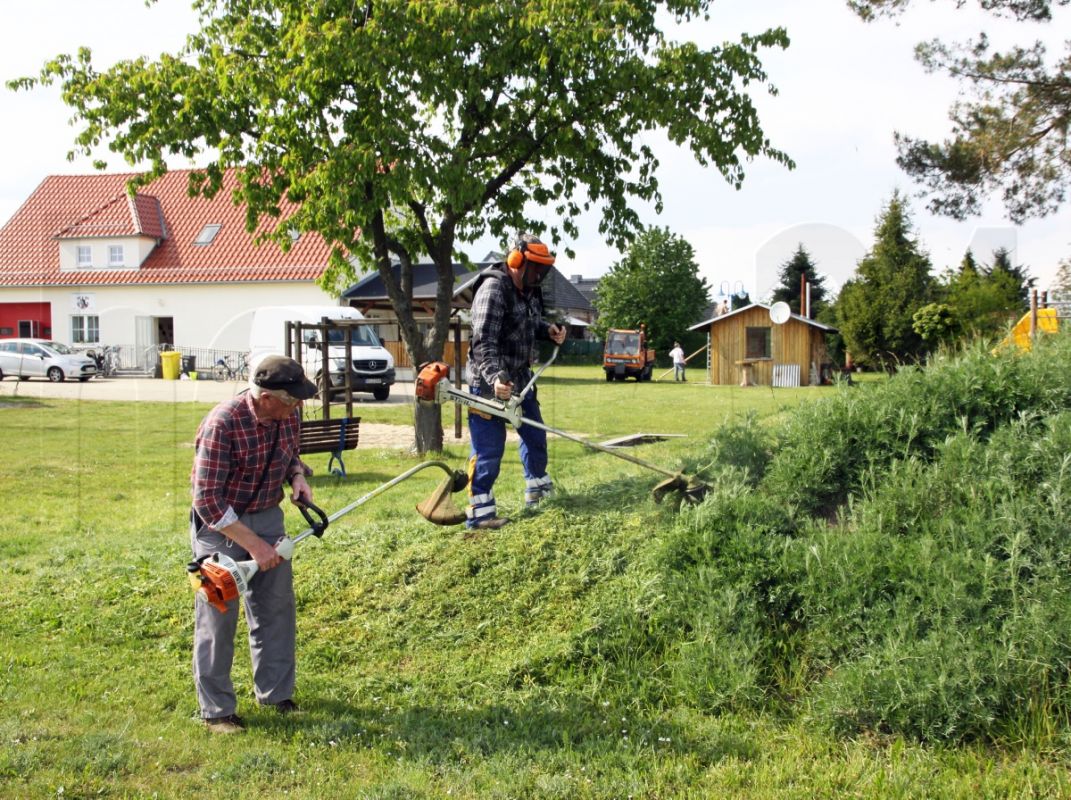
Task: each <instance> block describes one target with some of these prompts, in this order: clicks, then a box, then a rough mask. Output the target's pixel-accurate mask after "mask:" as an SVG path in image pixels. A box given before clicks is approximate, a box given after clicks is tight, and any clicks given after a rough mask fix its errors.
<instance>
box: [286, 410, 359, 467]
mask: <svg viewBox="0 0 1071 800" xmlns="http://www.w3.org/2000/svg"><path fill="white" fill-rule="evenodd" d="M360 426H361V418H360V417H340V418H339V419H305V420H302V421H301V438H300V439H299V441H298V453H300V454H301V455H306V454H307V453H330V454H331V458H330V459H329V460H328V462H327V469H328V471H329V472H331V473H332V474H334V475H338V476H340V477H343V478H344V477H346V464H345V462H343V460H342V451H343V450H353V449H354V448H355V447H357V434H358V433H359V431H360ZM336 461H337V462H338V466H337V467H336V466H334V465H335V462H336Z"/></svg>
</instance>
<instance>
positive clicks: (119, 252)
mask: <svg viewBox="0 0 1071 800" xmlns="http://www.w3.org/2000/svg"><path fill="white" fill-rule="evenodd" d="M108 266H109V267H121V266H123V246H122V245H121V244H112V245H108Z"/></svg>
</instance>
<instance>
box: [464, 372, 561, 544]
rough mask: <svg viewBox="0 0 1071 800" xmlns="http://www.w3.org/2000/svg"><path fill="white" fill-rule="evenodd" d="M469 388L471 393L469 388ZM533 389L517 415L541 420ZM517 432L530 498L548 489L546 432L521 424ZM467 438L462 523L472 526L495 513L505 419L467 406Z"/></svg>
mask: <svg viewBox="0 0 1071 800" xmlns="http://www.w3.org/2000/svg"><path fill="white" fill-rule="evenodd" d="M469 391H470V392H472V393H473V394H476V393H477V392H474V391H473V390H472V388H471V387H470V388H469ZM536 391H537V390H536V389H535V388H534V387H533V388H532V391H531V392H530V393H529V394H528V395H527V396H526V397H525V398H524V401H523V402H522V403H521V416H523V417H527V418H528V419H530V420H533V421H535V422H542V421H543V415H542V414H541V413H540V411H539V401H538V400H537V399H536ZM517 434H518V435H519V436H520V437H521V447H520V456H521V467H522V468H523V470H524V477H525V487H526V492H525V500H526V502H532V501H533V500H534V499H538V498H537V497H535V495H537V494H547V493H549V492H550V489H551V482H550V479H549V478H548V477H547V433H546V431H543V430H540V429H539V428H535V427H532V426H531V425H522V426H521V428H520V430H518V431H517ZM469 440H470V443H471V445H472V449H471V452H470V455H469V469H468V472H469V507H468V510H467V512H466V514H467V516H468V519H467V520H466V524H467V525H468V526H469V527H474V526H475V525H476V524H477V523H479V522H480V520H482V519H485V518H493V517H495V516H497V515H498V509H497V506H496V504H495V496H494V485H495V480H496V479H497V478H498V472H499V470H500V469H501V467H502V454H503V453H504V452H505V449H506V421H505V420H504V419H501V418H500V417H491V416H487V417H484V416H481V415H480V414H479V413H477V412H475V411H473V410H471V409H470V410H469Z"/></svg>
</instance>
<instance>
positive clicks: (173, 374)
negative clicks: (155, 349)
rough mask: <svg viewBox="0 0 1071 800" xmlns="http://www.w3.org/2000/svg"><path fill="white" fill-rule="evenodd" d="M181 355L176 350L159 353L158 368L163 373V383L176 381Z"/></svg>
mask: <svg viewBox="0 0 1071 800" xmlns="http://www.w3.org/2000/svg"><path fill="white" fill-rule="evenodd" d="M181 359H182V353H180V352H178V351H177V350H168V351H166V352H164V353H160V368H161V371H162V372H163V373H164V380H165V381H177V380H178V376H179V367H180V362H181Z"/></svg>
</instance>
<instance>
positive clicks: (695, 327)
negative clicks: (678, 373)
mask: <svg viewBox="0 0 1071 800" xmlns="http://www.w3.org/2000/svg"><path fill="white" fill-rule="evenodd" d="M752 308H764V309H766V311H767V312H768V311H769V310H770V306H768V305H766V304H765V303H752V304H751V305H749V306H744V307H743V308H738V309H735V310H734V311H730V312H729V313H728V314H722V315H721V316H717V317H711V318H710V319H706V320H703V321H702V322H697V323H696V324H695V325H693V326H691V327H690V328H689V329H688V330H690V331H695V330H699V329H700V328H705V327H707V326H708V325H717V324H720V323H722V322H724V321H725V320H727V319H729V318H730V317H735V316H736V315H737V314H742V313H743V312H745V311H748V310H750V309H752ZM789 319H794V320H796V321H797V322H803V323H805V324H807V325H810V326H811V327H813V328H818V329H819V330H822V331H825V332H826V333H836V332H837V329H836V328H832V327H830V326H829V325H823V324H822V323H821V322H818V321H817V320H813V319H807V317H801V316H800V315H799V314H790V315H789Z"/></svg>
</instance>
